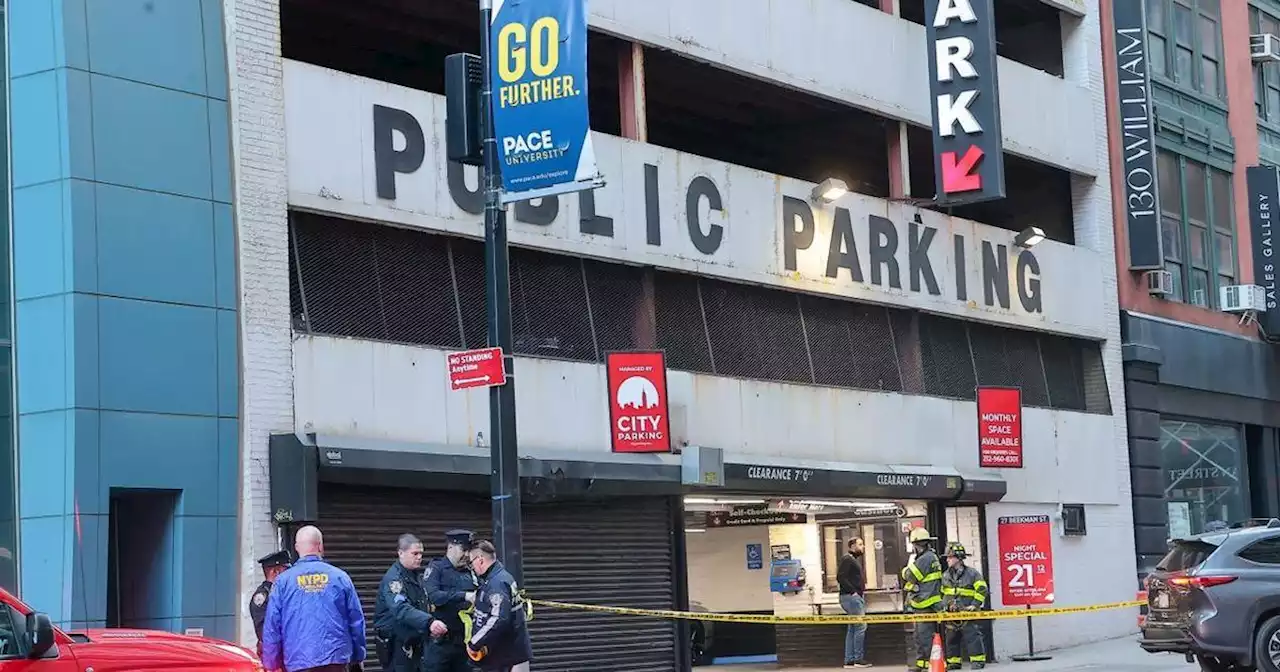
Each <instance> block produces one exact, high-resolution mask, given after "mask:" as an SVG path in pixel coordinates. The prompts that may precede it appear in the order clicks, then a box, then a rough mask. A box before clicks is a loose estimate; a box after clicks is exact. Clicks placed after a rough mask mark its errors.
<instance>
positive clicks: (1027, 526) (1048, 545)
mask: <svg viewBox="0 0 1280 672" xmlns="http://www.w3.org/2000/svg"><path fill="white" fill-rule="evenodd" d="M996 535H997V536H998V537H999V544H1000V597H1001V601H1002V602H1003V603H1004V606H1006V607H1019V606H1025V605H1034V604H1053V525H1052V523H1051V522H1050V521H1049V516H1047V515H1036V516H1003V517H1001V518H999V519H997V521H996Z"/></svg>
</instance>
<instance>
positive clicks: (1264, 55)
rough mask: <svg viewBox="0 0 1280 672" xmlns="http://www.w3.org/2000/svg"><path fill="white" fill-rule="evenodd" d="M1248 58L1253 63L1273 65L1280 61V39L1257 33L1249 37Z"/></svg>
mask: <svg viewBox="0 0 1280 672" xmlns="http://www.w3.org/2000/svg"><path fill="white" fill-rule="evenodd" d="M1249 56H1250V57H1251V58H1252V59H1253V62H1254V63H1274V62H1276V61H1280V37H1276V36H1275V35H1272V34H1271V33H1259V34H1257V35H1250V36H1249Z"/></svg>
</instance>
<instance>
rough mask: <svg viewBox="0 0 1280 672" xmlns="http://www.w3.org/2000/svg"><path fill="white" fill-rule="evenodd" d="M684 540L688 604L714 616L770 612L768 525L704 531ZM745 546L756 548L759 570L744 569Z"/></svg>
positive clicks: (771, 606)
mask: <svg viewBox="0 0 1280 672" xmlns="http://www.w3.org/2000/svg"><path fill="white" fill-rule="evenodd" d="M684 538H685V544H686V549H687V550H686V552H685V556H686V557H687V558H688V559H689V572H688V577H689V601H690V602H697V603H698V604H700V605H702V608H703V609H704V610H706V611H715V612H734V611H772V610H773V593H772V592H770V591H769V526H768V525H748V526H744V527H718V528H708V529H707V531H706V532H691V533H688V534H686V535H685V536H684ZM747 544H760V548H761V550H762V551H763V553H764V556H763V562H762V563H761V568H760V569H747Z"/></svg>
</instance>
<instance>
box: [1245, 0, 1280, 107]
mask: <svg viewBox="0 0 1280 672" xmlns="http://www.w3.org/2000/svg"><path fill="white" fill-rule="evenodd" d="M1249 33H1250V34H1252V35H1257V34H1260V33H1270V34H1272V35H1280V19H1277V18H1276V17H1274V16H1272V15H1270V14H1267V13H1266V12H1263V11H1262V10H1260V9H1258V8H1257V7H1250V8H1249ZM1253 102H1254V105H1255V107H1257V109H1258V119H1261V120H1263V121H1269V122H1271V123H1274V124H1280V69H1277V68H1276V67H1275V66H1274V65H1273V66H1270V67H1268V66H1267V64H1266V63H1255V64H1254V65H1253Z"/></svg>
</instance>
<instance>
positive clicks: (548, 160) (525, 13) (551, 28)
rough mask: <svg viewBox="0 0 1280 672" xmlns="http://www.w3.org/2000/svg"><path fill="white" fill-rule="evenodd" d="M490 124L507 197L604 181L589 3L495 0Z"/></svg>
mask: <svg viewBox="0 0 1280 672" xmlns="http://www.w3.org/2000/svg"><path fill="white" fill-rule="evenodd" d="M492 1H493V20H492V24H491V25H490V26H489V35H490V44H491V45H492V47H491V49H492V53H490V54H488V61H489V68H490V70H491V75H492V77H493V92H492V94H491V95H492V103H493V128H494V135H495V136H496V137H497V141H498V151H499V156H500V157H501V168H500V170H501V174H502V189H503V192H504V193H503V196H502V200H503V202H504V203H512V202H515V201H522V200H527V199H532V198H542V197H546V196H554V195H556V194H566V193H570V192H574V191H582V190H586V189H594V188H596V187H599V186H601V185H603V184H604V181H603V179H602V178H601V176H600V173H599V171H598V170H597V168H596V155H595V151H594V150H593V148H592V146H591V126H590V119H589V117H590V115H589V113H588V106H587V12H586V8H585V6H584V0H492Z"/></svg>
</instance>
